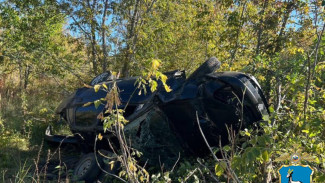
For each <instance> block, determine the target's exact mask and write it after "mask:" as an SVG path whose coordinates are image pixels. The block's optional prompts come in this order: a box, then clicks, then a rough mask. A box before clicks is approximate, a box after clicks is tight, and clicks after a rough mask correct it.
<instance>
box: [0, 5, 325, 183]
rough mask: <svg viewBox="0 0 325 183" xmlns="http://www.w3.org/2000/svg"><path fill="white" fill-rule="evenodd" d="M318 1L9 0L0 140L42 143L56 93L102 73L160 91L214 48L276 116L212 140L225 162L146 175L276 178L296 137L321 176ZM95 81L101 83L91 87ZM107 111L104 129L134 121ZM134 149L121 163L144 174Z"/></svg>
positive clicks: (324, 162) (3, 14)
mask: <svg viewBox="0 0 325 183" xmlns="http://www.w3.org/2000/svg"><path fill="white" fill-rule="evenodd" d="M323 5H324V2H322V1H320V0H312V1H304V0H288V1H281V0H266V1H253V0H243V1H238V0H219V1H212V0H211V1H210V0H208V1H207V0H187V1H179V0H159V1H157V0H132V1H127V0H114V1H107V0H100V1H92V0H87V1H74V0H73V1H52V0H45V1H40V0H28V1H27V0H23V1H17V0H5V1H3V2H1V4H0V64H1V65H0V147H1V148H4V149H6V148H7V149H17V148H16V146H14V148H11V145H13V144H16V143H13V142H19V143H18V144H22V145H21V147H19V148H18V150H16V151H19V152H24V151H26V150H28V149H29V148H30V149H32V146H33V144H39V143H40V140H39V139H41V138H40V137H42V133H43V129H44V128H45V127H46V125H47V124H48V123H50V122H51V121H53V120H54V119H55V117H54V116H53V111H54V109H55V107H56V106H57V104H58V102H59V98H62V97H63V96H65V95H66V94H67V93H69V92H71V91H73V90H74V89H75V88H76V87H78V86H82V85H83V84H86V83H87V82H88V81H89V80H90V79H91V77H90V76H94V75H96V74H98V73H100V72H101V71H105V70H114V71H120V72H121V74H122V75H123V76H132V75H138V76H141V77H140V78H139V79H138V83H137V84H138V87H140V88H141V89H142V90H141V92H145V90H147V87H146V85H148V84H149V88H150V90H152V91H154V90H155V89H156V87H157V85H158V83H159V82H157V81H159V80H160V81H162V83H165V81H166V77H165V75H163V74H162V73H163V72H164V71H169V70H173V69H185V70H187V71H188V73H191V72H192V71H194V70H195V68H196V67H197V66H198V65H199V64H200V63H201V62H202V61H203V60H204V59H205V58H208V57H210V56H216V57H217V58H218V59H220V61H221V63H222V65H221V68H220V71H228V70H231V71H242V72H246V73H251V74H253V75H254V76H255V77H256V78H257V80H258V81H259V82H260V84H261V86H262V88H263V90H264V92H265V94H266V97H267V100H268V102H269V103H270V111H271V118H270V119H269V120H266V121H265V122H264V123H261V124H260V126H259V127H258V128H257V129H256V128H254V129H253V128H249V129H246V130H243V131H241V132H236V134H237V135H236V137H235V138H234V139H235V141H234V142H235V143H234V144H229V145H228V146H225V147H223V148H221V147H214V149H215V150H216V151H217V153H223V154H224V156H225V157H224V158H222V160H221V161H215V160H214V159H212V158H211V157H210V158H207V160H206V161H205V162H204V163H203V165H204V166H203V167H202V165H201V164H200V163H199V164H197V162H195V163H186V162H185V161H184V162H180V163H179V164H178V165H177V167H176V169H175V170H174V171H162V172H159V173H154V174H153V175H150V176H148V175H147V174H146V173H144V175H145V176H146V181H149V180H151V181H152V182H169V181H173V182H186V181H189V182H195V181H199V182H204V181H206V182H209V180H210V179H211V180H210V181H214V180H215V178H218V179H220V181H227V180H229V181H230V180H232V179H233V177H232V175H237V176H238V179H240V180H241V181H242V182H276V180H277V178H278V175H277V173H276V171H277V169H278V168H279V167H280V165H282V164H284V163H289V162H286V161H284V162H278V161H275V159H276V158H278V157H279V156H280V155H281V154H283V153H285V152H288V148H289V149H290V148H292V147H294V146H296V145H297V144H298V145H299V148H300V149H302V151H303V152H306V153H308V154H310V155H312V156H314V157H315V161H313V162H307V161H306V162H303V163H306V164H310V165H311V166H312V167H315V173H314V180H315V181H316V182H324V179H325V177H324V172H325V170H324V167H325V156H324V151H325V149H324V148H325V134H324V128H325V126H324V121H325V112H324V111H325V109H324V106H325V89H324V85H325V84H324V81H325V72H324V69H325V64H324V61H323V60H324V43H325V42H324V41H325V36H324V34H323V31H324V23H325V22H324V7H323ZM152 77H153V78H155V79H152ZM164 87H165V89H166V90H167V91H168V90H169V88H168V86H167V85H164ZM100 89H105V86H104V85H102V86H99V85H98V86H95V90H100ZM106 90H107V88H106ZM110 91H112V93H110V95H108V98H107V99H109V100H115V101H116V102H117V103H115V104H118V100H117V98H116V97H115V98H114V95H115V94H116V93H118V89H116V90H110ZM115 96H116V95H115ZM104 100H106V99H103V100H100V101H94V102H95V105H96V106H98V105H102V103H104ZM112 105H113V104H112ZM111 109H112V108H111ZM109 112H110V113H113V114H116V115H115V117H116V116H118V118H113V117H114V116H111V118H106V119H105V120H106V122H105V124H106V126H105V127H107V128H110V127H112V126H114V125H116V124H115V123H114V122H115V121H116V120H117V119H118V120H119V121H120V122H123V123H120V125H124V123H127V122H126V121H124V119H123V111H118V110H115V111H114V110H113V109H112V110H111V111H109ZM121 120H122V121H121ZM120 127H121V128H123V127H122V126H120ZM30 142H31V143H30ZM23 144H24V145H23ZM1 151H2V152H4V151H3V149H1ZM131 154H132V153H131ZM10 157H11V156H10V154H8V153H4V154H3V156H2V155H1V158H2V159H1V162H3V163H2V164H1V166H2V167H3V168H4V169H7V168H12V166H14V165H8V162H9V159H10ZM128 157H130V158H131V159H125V160H124V162H125V168H128V170H127V169H125V171H129V172H132V170H135V172H137V171H138V170H140V169H141V168H139V167H137V168H136V169H134V168H132V166H130V164H133V166H136V162H135V161H134V160H135V159H134V158H135V156H133V155H129V156H128ZM132 158H133V159H132ZM22 162H25V161H23V160H22ZM127 165H129V166H127ZM28 167H29V165H25V166H22V167H21V168H22V169H21V170H19V168H17V169H16V170H17V171H16V172H18V173H19V172H26V171H25V170H26V169H28ZM231 171H234V172H231ZM193 172H194V173H193ZM210 172H213V174H214V175H213V176H215V177H212V174H211V173H210ZM7 174H8V173H7ZM7 174H6V176H7ZM10 174H12V175H14V173H12V171H11V172H10ZM16 175H17V174H16ZM20 175H24V174H20ZM125 175H127V173H126V174H125ZM148 177H149V178H148ZM204 177H205V178H206V179H204ZM207 177H209V178H210V179H209V178H207ZM124 178H125V177H124ZM129 178H130V177H129Z"/></svg>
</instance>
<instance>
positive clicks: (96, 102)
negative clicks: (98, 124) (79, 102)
mask: <svg viewBox="0 0 325 183" xmlns="http://www.w3.org/2000/svg"><path fill="white" fill-rule="evenodd" d="M101 103H102V102H101V101H100V100H96V101H95V102H94V104H95V108H96V109H97V108H98V106H99V105H100V104H101Z"/></svg>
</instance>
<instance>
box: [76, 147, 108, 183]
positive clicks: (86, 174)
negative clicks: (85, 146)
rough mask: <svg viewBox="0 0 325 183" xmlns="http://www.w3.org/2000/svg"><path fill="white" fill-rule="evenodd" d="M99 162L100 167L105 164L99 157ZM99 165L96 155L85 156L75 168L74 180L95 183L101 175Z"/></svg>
mask: <svg viewBox="0 0 325 183" xmlns="http://www.w3.org/2000/svg"><path fill="white" fill-rule="evenodd" d="M97 160H98V164H99V165H102V164H103V161H102V159H101V158H100V157H99V156H97ZM98 164H97V161H96V157H95V154H94V153H89V154H86V155H84V156H83V157H82V158H81V159H80V160H79V162H78V163H77V165H76V166H75V168H74V171H73V177H74V180H75V181H85V182H88V183H91V182H93V181H95V180H96V179H97V176H98V175H99V173H100V169H99V167H98Z"/></svg>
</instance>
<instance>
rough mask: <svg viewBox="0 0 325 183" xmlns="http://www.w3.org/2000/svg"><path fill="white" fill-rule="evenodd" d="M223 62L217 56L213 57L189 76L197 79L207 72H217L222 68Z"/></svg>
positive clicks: (189, 78)
mask: <svg viewBox="0 0 325 183" xmlns="http://www.w3.org/2000/svg"><path fill="white" fill-rule="evenodd" d="M220 65H221V63H220V62H219V61H218V59H217V58H216V57H211V58H209V59H208V60H207V61H205V62H204V63H203V64H202V65H201V66H200V67H199V68H198V69H196V70H195V71H194V72H193V73H192V74H191V75H190V76H189V77H188V80H195V79H197V78H199V77H201V76H204V75H205V74H209V73H212V72H215V71H216V70H217V69H219V68H220Z"/></svg>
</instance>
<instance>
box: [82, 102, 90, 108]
mask: <svg viewBox="0 0 325 183" xmlns="http://www.w3.org/2000/svg"><path fill="white" fill-rule="evenodd" d="M91 104H92V102H87V103H85V104H84V105H83V106H82V107H87V106H90V105H91Z"/></svg>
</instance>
